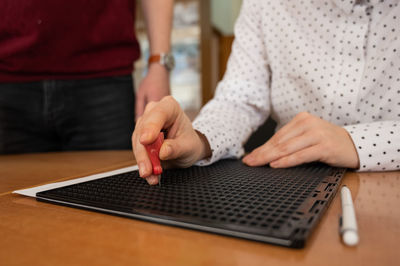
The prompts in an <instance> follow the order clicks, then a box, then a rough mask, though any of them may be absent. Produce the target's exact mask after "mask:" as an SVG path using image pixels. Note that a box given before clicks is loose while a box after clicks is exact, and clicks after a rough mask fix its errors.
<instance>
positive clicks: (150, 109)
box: [132, 96, 211, 185]
mask: <svg viewBox="0 0 400 266" xmlns="http://www.w3.org/2000/svg"><path fill="white" fill-rule="evenodd" d="M161 130H166V131H167V134H166V136H165V140H164V143H163V144H162V146H161V149H160V154H159V156H160V159H161V160H162V165H163V167H189V166H191V165H193V164H194V163H195V162H197V161H198V160H201V159H203V158H206V157H209V156H211V150H210V146H209V144H208V141H207V139H206V138H205V137H204V136H203V135H202V134H201V133H199V132H197V131H195V130H194V129H193V127H192V123H191V122H190V120H189V118H188V117H187V116H186V114H185V113H184V112H183V110H182V109H181V108H180V106H179V104H178V102H177V101H176V100H175V99H174V98H173V97H171V96H167V97H164V98H163V99H162V100H161V101H159V102H150V103H148V104H147V106H146V108H145V111H144V113H143V115H142V116H141V117H140V118H139V119H138V121H137V122H136V127H135V131H134V132H133V134H132V147H133V153H134V154H135V158H136V161H137V163H138V165H139V174H140V176H141V177H143V178H146V180H147V182H148V183H149V184H151V185H155V184H157V183H158V178H157V176H154V175H152V165H151V161H150V159H149V156H148V154H147V152H146V149H145V147H144V145H146V144H150V143H153V142H154V141H155V139H156V138H157V136H158V134H159V133H160V131H161Z"/></svg>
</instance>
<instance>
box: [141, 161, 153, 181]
mask: <svg viewBox="0 0 400 266" xmlns="http://www.w3.org/2000/svg"><path fill="white" fill-rule="evenodd" d="M150 169H151V167H148V166H147V165H146V163H145V162H140V163H139V176H140V177H142V178H145V177H146V176H148V175H150V174H151V173H150V172H149V170H150Z"/></svg>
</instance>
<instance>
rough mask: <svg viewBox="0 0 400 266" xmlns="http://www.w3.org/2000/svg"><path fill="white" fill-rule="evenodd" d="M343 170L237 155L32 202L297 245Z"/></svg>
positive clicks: (69, 189)
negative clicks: (249, 161)
mask: <svg viewBox="0 0 400 266" xmlns="http://www.w3.org/2000/svg"><path fill="white" fill-rule="evenodd" d="M343 173H344V170H343V169H336V168H332V167H329V166H327V165H323V164H309V165H302V166H298V167H294V168H289V169H272V168H270V167H268V166H264V167H247V166H245V165H243V164H242V163H241V162H240V161H238V160H223V161H220V162H217V163H215V164H213V165H211V166H206V167H197V166H193V167H190V168H187V169H174V170H167V171H165V172H164V173H163V177H162V186H161V187H160V186H149V185H148V184H147V182H146V181H145V180H144V179H142V178H140V177H139V176H138V172H137V171H133V172H129V173H124V174H119V175H114V176H110V177H105V178H101V179H97V180H93V181H88V182H84V183H79V184H75V185H70V186H66V187H62V188H57V189H52V190H47V191H43V192H40V193H38V194H37V195H36V197H37V199H38V200H40V201H47V202H52V203H56V204H62V205H68V206H71V207H78V208H84V209H90V210H95V211H100V212H105V213H110V214H115V215H120V216H126V217H130V218H137V219H141V220H146V221H151V222H157V223H161V224H167V225H174V226H179V227H185V228H191V229H197V230H201V231H207V232H212V233H218V234H223V235H229V236H234V237H240V238H245V239H250V240H257V241H262V242H267V243H272V244H278V245H282V246H288V247H295V248H301V247H303V246H304V244H305V241H306V239H307V238H308V236H309V234H310V232H311V231H312V229H313V228H314V227H315V226H316V224H317V222H318V221H319V218H320V217H321V216H322V214H323V212H324V211H325V209H326V208H327V206H328V205H329V203H330V201H331V200H332V198H333V196H334V195H335V193H336V191H337V189H338V186H339V183H340V181H341V178H342V176H343Z"/></svg>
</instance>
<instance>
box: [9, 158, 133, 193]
mask: <svg viewBox="0 0 400 266" xmlns="http://www.w3.org/2000/svg"><path fill="white" fill-rule="evenodd" d="M136 170H138V166H137V165H133V166H129V167H124V168H120V169H117V170H113V171H109V172H104V173H99V174H95V175H90V176H86V177H80V178H76V179H71V180H67V181H63V182H56V183H51V184H46V185H43V186H38V187H33V188H27V189H20V190H15V191H13V193H15V194H20V195H24V196H28V197H34V198H36V193H38V192H42V191H45V190H49V189H53V188H59V187H64V186H68V185H72V184H77V183H82V182H86V181H90V180H95V179H99V178H103V177H107V176H112V175H117V174H122V173H127V172H132V171H136Z"/></svg>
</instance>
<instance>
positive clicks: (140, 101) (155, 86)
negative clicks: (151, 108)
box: [135, 63, 170, 121]
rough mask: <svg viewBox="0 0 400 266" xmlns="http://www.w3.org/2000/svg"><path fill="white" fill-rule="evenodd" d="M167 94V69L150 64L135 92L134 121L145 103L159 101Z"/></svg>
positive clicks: (168, 91) (140, 113) (141, 112)
mask: <svg viewBox="0 0 400 266" xmlns="http://www.w3.org/2000/svg"><path fill="white" fill-rule="evenodd" d="M169 94H170V89H169V72H168V70H167V69H166V68H165V67H164V66H162V65H160V64H157V63H153V64H151V65H150V66H149V70H148V73H147V75H146V77H145V78H144V79H143V80H142V81H141V82H140V85H139V89H138V91H137V93H136V105H135V109H136V110H135V113H136V115H135V117H136V121H137V120H138V118H139V117H140V116H141V115H142V114H143V112H144V109H145V107H146V104H147V103H149V102H152V101H159V100H161V99H162V98H163V97H164V96H167V95H169Z"/></svg>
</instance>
